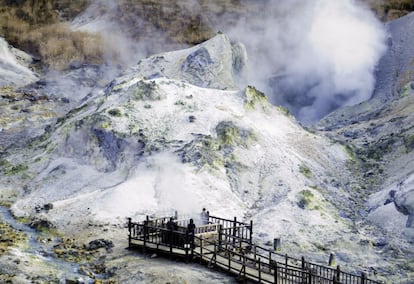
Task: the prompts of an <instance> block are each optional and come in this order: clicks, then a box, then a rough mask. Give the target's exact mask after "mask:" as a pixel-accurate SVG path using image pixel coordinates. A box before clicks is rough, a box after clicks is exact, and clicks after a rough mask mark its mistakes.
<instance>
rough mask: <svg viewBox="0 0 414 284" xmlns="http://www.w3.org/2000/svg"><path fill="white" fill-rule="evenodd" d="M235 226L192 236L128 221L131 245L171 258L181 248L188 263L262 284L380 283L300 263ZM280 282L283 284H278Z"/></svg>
mask: <svg viewBox="0 0 414 284" xmlns="http://www.w3.org/2000/svg"><path fill="white" fill-rule="evenodd" d="M213 218H215V217H213ZM222 220H227V219H222ZM227 221H229V220H227ZM230 221H231V220H230ZM232 222H233V223H232V224H233V225H234V224H239V225H238V226H232V227H227V228H223V224H222V223H216V224H208V225H205V226H199V227H196V229H195V231H194V234H190V233H189V232H188V231H187V230H186V228H185V227H179V228H178V229H177V230H168V229H167V228H165V227H159V226H156V225H157V224H158V222H148V219H147V221H146V222H144V223H143V224H141V223H133V222H132V221H131V219H129V222H128V229H129V235H128V238H129V245H131V240H139V241H142V242H143V243H144V245H143V246H144V250H145V247H146V243H152V244H156V248H157V249H158V248H159V247H160V246H163V247H164V248H167V249H168V248H169V252H170V254H172V253H173V248H178V249H181V250H184V252H185V256H186V257H187V258H186V260H188V259H191V258H189V257H188V256H192V258H193V259H194V257H195V258H197V259H199V260H200V261H205V262H208V264H209V265H216V266H217V265H218V266H220V267H221V268H223V269H225V270H227V271H232V272H234V273H236V274H238V275H239V276H241V275H243V277H244V278H245V279H247V278H249V279H251V280H253V281H256V282H259V283H359V284H379V283H380V282H378V281H374V280H371V279H368V278H367V276H366V275H365V274H364V273H363V274H361V275H356V274H352V273H347V272H343V271H342V270H341V269H340V267H339V266H337V267H335V268H334V267H328V266H323V265H320V264H316V263H312V262H308V261H306V260H305V258H304V257H302V258H301V259H298V258H294V257H290V256H288V255H287V254H281V253H278V252H275V251H272V250H270V249H268V248H265V247H263V246H260V245H255V244H253V243H252V242H251V239H250V238H249V234H251V229H252V223H251V225H250V226H249V225H248V224H245V223H243V224H242V222H240V223H237V221H236V218H235V220H233V221H232ZM243 230H244V231H243ZM215 232H217V235H215V234H214V233H215ZM206 233H213V235H212V236H213V237H210V236H208V238H207V237H205V234H206ZM250 237H251V235H250ZM154 247H155V246H153V248H154ZM194 248H198V250H195V249H194ZM164 251H165V250H164ZM236 263H238V265H235V264H236ZM235 267H237V269H236V268H235ZM240 267H241V268H240ZM247 268H248V269H247ZM252 271H254V273H253V272H252ZM269 279H273V280H274V281H273V280H272V281H270V280H269ZM277 279H280V280H279V281H280V282H276V281H277Z"/></svg>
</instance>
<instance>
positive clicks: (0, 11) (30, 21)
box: [0, 0, 103, 69]
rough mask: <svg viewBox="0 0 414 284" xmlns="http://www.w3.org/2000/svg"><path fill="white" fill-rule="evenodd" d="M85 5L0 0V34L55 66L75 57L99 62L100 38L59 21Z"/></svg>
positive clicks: (66, 1) (83, 2) (67, 1)
mask: <svg viewBox="0 0 414 284" xmlns="http://www.w3.org/2000/svg"><path fill="white" fill-rule="evenodd" d="M87 4H88V2H87V1H86V0H81V1H70V0H39V1H26V0H17V1H16V0H14V1H12V0H0V7H1V8H0V36H3V37H4V38H5V39H6V40H7V41H8V42H9V43H11V44H12V45H14V46H16V47H19V48H21V49H23V50H25V51H27V52H29V53H31V54H32V55H34V56H37V57H39V58H40V59H41V60H42V61H43V63H44V64H45V65H46V66H49V67H52V68H55V69H62V68H65V67H66V66H67V65H68V64H69V63H70V62H71V61H75V60H77V61H81V62H88V63H96V62H99V61H100V60H101V58H102V56H103V50H102V46H103V44H102V42H101V39H100V37H99V36H97V35H92V34H88V33H84V32H77V31H71V30H70V29H69V28H68V27H67V26H66V25H65V24H64V23H62V22H63V21H64V20H66V19H70V18H71V17H73V16H75V15H77V14H78V13H79V12H81V11H82V10H83V9H85V7H86V5H87Z"/></svg>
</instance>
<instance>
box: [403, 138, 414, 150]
mask: <svg viewBox="0 0 414 284" xmlns="http://www.w3.org/2000/svg"><path fill="white" fill-rule="evenodd" d="M404 145H405V148H406V151H407V153H408V152H411V151H412V150H414V134H411V135H408V136H406V137H404Z"/></svg>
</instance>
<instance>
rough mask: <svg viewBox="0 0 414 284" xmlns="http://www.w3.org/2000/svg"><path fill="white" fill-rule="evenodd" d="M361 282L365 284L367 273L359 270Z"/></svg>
mask: <svg viewBox="0 0 414 284" xmlns="http://www.w3.org/2000/svg"><path fill="white" fill-rule="evenodd" d="M361 284H367V275H366V274H365V272H361Z"/></svg>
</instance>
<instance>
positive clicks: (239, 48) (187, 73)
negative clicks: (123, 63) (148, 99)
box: [117, 34, 247, 89]
mask: <svg viewBox="0 0 414 284" xmlns="http://www.w3.org/2000/svg"><path fill="white" fill-rule="evenodd" d="M246 63H247V56H246V50H245V48H244V46H243V45H242V44H241V43H236V44H234V45H232V44H231V43H230V39H229V38H228V37H227V36H226V35H223V34H218V35H216V36H215V37H213V38H212V39H210V40H208V41H206V42H204V43H202V44H200V45H197V46H195V47H191V48H188V49H184V50H181V51H180V52H166V53H161V54H158V55H154V56H151V57H149V58H147V59H144V60H140V61H139V62H138V64H137V65H136V66H135V67H134V68H131V70H130V71H128V72H126V74H125V75H124V76H122V77H121V78H119V79H118V80H117V83H120V82H122V81H127V80H129V79H130V78H131V77H142V78H146V79H154V78H159V77H165V78H169V79H176V80H182V81H184V82H187V83H190V84H193V85H196V86H199V87H204V88H214V89H229V88H230V89H231V88H235V87H236V80H237V76H240V75H241V74H242V73H243V70H244V68H245V65H246Z"/></svg>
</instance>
